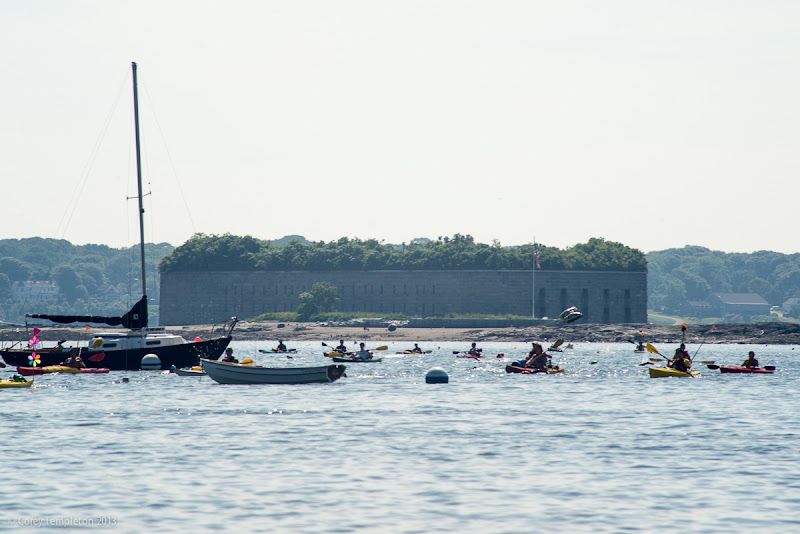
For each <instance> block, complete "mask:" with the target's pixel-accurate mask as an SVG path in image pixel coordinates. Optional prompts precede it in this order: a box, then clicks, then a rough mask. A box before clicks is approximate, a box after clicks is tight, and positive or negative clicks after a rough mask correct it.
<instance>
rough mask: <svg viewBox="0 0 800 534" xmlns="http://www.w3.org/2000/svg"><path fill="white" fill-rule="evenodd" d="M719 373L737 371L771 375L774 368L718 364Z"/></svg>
mask: <svg viewBox="0 0 800 534" xmlns="http://www.w3.org/2000/svg"><path fill="white" fill-rule="evenodd" d="M719 372H720V373H738V374H766V375H771V374H773V373H774V372H775V369H762V368H760V367H756V368H750V367H734V366H729V365H728V366H723V365H720V366H719Z"/></svg>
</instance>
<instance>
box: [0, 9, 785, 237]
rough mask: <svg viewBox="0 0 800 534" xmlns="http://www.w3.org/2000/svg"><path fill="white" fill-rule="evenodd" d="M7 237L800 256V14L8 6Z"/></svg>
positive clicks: (1, 108) (1, 104)
mask: <svg viewBox="0 0 800 534" xmlns="http://www.w3.org/2000/svg"><path fill="white" fill-rule="evenodd" d="M0 46H2V48H3V50H6V53H4V54H2V56H0V68H1V69H2V78H1V79H2V83H0V116H1V117H2V118H1V119H0V147H2V148H0V150H1V151H2V156H1V157H0V176H1V177H2V183H3V199H4V202H3V207H2V209H0V228H2V231H0V238H26V237H35V236H38V237H47V238H57V239H66V240H68V241H70V242H72V243H75V244H87V243H98V244H105V245H109V246H112V247H127V246H131V245H135V244H137V243H138V241H139V233H138V220H137V208H136V200H135V198H134V199H131V197H136V195H137V193H136V183H135V180H136V172H135V166H134V162H135V159H134V152H133V121H132V115H133V113H132V104H131V102H132V89H131V86H132V84H131V72H130V71H131V62H133V61H135V62H136V63H137V64H138V79H139V100H140V105H139V107H140V117H141V120H140V122H141V131H142V144H143V149H142V150H143V152H142V153H143V157H142V160H143V180H144V186H143V187H144V194H145V196H144V205H145V239H146V241H148V242H168V243H171V244H172V245H175V246H178V245H181V244H182V243H184V242H186V240H188V239H189V238H190V237H191V236H192V235H193V234H195V233H204V234H216V235H221V234H226V233H230V234H233V235H241V236H244V235H250V236H253V237H256V238H259V239H264V240H269V239H278V238H280V237H283V236H285V235H294V234H297V235H302V236H304V237H306V238H307V239H310V240H312V241H331V240H336V239H339V238H340V237H350V238H360V239H378V240H383V241H385V242H386V243H403V242H409V241H411V240H412V239H414V238H418V237H427V238H430V239H437V238H438V237H441V236H452V235H455V234H457V233H459V234H469V235H471V236H473V237H474V238H475V240H476V241H478V242H481V243H492V242H494V241H495V240H496V241H498V242H499V243H500V244H501V245H521V244H525V243H532V242H534V240H535V241H537V242H539V243H542V244H544V245H547V246H554V247H559V248H567V247H571V246H574V245H576V244H578V243H584V242H586V241H587V240H589V239H590V238H592V237H598V238H603V239H606V240H609V241H617V242H620V243H623V244H625V245H627V246H630V247H633V248H637V249H639V250H641V251H643V252H650V251H654V250H663V249H666V248H673V247H683V246H685V245H697V246H704V247H708V248H711V249H713V250H721V251H725V252H753V251H757V250H773V251H777V252H784V253H795V252H800V232H797V231H796V228H795V226H796V217H797V216H796V209H797V203H798V198H800V180H798V177H800V172H798V171H800V150H798V147H800V97H798V95H800V3H798V2H794V1H781V0H774V1H770V2H762V1H737V0H726V1H722V0H718V1H710V0H690V1H681V0H670V1H661V0H653V1H648V2H642V1H641V0H629V1H628V0H617V1H615V0H609V1H602V2H598V1H576V0H564V1H558V2H554V1H552V0H548V1H539V0H520V1H517V0H505V1H503V0H492V1H488V0H487V1H470V0H441V1H437V0H424V1H421V0H402V1H380V0H363V1H355V0H337V1H335V2H333V1H330V0H319V1H313V0H306V1H304V0H291V1H289V0H285V1H284V0H279V1H273V0H257V1H256V0H254V1H249V0H225V1H203V0H171V1H163V0H155V1H153V0H142V1H137V2H108V1H105V0H86V1H76V0H32V1H30V2H18V1H13V0H0Z"/></svg>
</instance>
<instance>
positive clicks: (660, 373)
mask: <svg viewBox="0 0 800 534" xmlns="http://www.w3.org/2000/svg"><path fill="white" fill-rule="evenodd" d="M647 370H648V371H649V372H650V378H663V377H667V376H677V377H679V378H688V377H689V376H700V371H692V372H691V373H692V374H691V375H689V373H686V372H684V371H678V370H677V369H670V368H669V367H650V368H648V369H647Z"/></svg>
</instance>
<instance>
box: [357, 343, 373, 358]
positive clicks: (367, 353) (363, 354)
mask: <svg viewBox="0 0 800 534" xmlns="http://www.w3.org/2000/svg"><path fill="white" fill-rule="evenodd" d="M358 346H359V347H360V348H361V350H359V351H358V352H356V357H357V358H360V359H362V360H371V359H372V353H371V352H370V351H368V350H367V349H366V346H365V345H364V343H359V344H358Z"/></svg>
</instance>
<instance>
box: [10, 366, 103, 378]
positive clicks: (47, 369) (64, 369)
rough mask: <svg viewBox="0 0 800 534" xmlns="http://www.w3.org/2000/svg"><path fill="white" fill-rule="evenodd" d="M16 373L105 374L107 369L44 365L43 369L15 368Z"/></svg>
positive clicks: (27, 374) (31, 374)
mask: <svg viewBox="0 0 800 534" xmlns="http://www.w3.org/2000/svg"><path fill="white" fill-rule="evenodd" d="M17 372H18V373H19V374H21V375H23V376H33V375H46V374H50V373H107V372H108V369H106V368H105V367H103V368H96V367H84V368H82V369H79V368H77V367H69V366H67V365H46V366H44V367H17Z"/></svg>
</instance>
